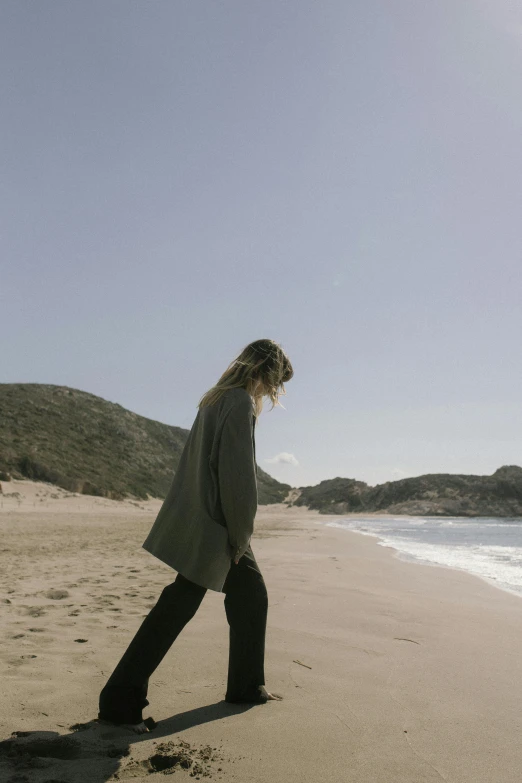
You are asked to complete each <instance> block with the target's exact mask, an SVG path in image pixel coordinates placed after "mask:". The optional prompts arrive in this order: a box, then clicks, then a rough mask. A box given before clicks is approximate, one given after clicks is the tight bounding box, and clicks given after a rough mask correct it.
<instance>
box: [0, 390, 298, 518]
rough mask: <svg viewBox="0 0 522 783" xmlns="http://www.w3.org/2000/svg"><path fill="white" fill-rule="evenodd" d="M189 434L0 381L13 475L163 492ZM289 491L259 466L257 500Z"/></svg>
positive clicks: (83, 398) (95, 402) (82, 399)
mask: <svg viewBox="0 0 522 783" xmlns="http://www.w3.org/2000/svg"><path fill="white" fill-rule="evenodd" d="M196 413H197V411H195V413H194V417H195V416H196ZM188 435H189V430H187V429H183V428H182V427H174V426H170V425H168V424H161V423H160V422H159V421H154V420H153V419H147V418H146V417H145V416H139V415H138V414H137V413H133V412H132V411H128V410H126V409H125V408H123V407H122V406H121V405H118V404H117V403H114V402H108V401H107V400H104V399H102V398H101V397H97V396H96V395H94V394H89V393H88V392H84V391H79V390H78V389H71V388H69V387H67V386H54V385H52V384H41V383H3V384H0V471H1V472H3V473H7V474H10V475H11V476H12V477H13V478H30V479H34V480H35V481H47V482H49V483H51V484H56V485H57V486H60V487H63V488H64V489H68V490H70V491H72V492H80V493H83V494H87V495H101V496H104V497H108V498H113V499H121V498H124V497H126V496H129V495H132V496H135V497H138V498H142V499H146V498H147V496H148V495H150V496H152V497H157V498H164V497H165V495H166V494H167V491H168V489H169V486H170V483H171V481H172V477H173V475H174V473H175V471H176V468H177V465H178V463H179V459H180V457H181V453H182V451H183V447H184V445H185V442H186V440H187V438H188ZM289 490H290V486H289V485H288V484H281V483H280V482H278V481H276V479H274V478H272V477H271V476H269V475H268V474H267V473H265V472H264V471H263V470H261V468H259V467H258V499H259V503H260V504H265V503H280V502H282V501H283V500H284V498H285V497H286V496H287V494H288V491H289Z"/></svg>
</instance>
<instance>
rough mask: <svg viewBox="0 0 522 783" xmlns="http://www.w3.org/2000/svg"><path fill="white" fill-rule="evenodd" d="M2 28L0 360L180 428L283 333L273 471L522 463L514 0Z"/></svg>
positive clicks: (297, 481) (80, 14) (520, 105)
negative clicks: (289, 367) (244, 362)
mask: <svg viewBox="0 0 522 783" xmlns="http://www.w3.org/2000/svg"><path fill="white" fill-rule="evenodd" d="M0 31H1V32H0V36H1V40H0V66H1V73H2V79H1V86H0V89H1V111H2V122H1V126H0V134H1V146H2V172H1V177H0V187H1V199H2V205H1V206H2V210H1V222H2V231H1V233H2V251H1V262H0V263H1V274H0V291H1V299H0V311H1V314H0V329H1V335H2V342H1V355H2V361H1V364H0V367H1V372H0V380H1V381H2V382H7V383H13V382H33V383H53V384H63V385H67V386H70V387H73V388H77V389H82V390H84V391H88V392H91V393H93V394H97V395H99V396H101V397H103V398H105V399H107V400H111V401H113V402H118V403H120V404H121V405H123V406H125V407H126V408H129V409H130V410H133V411H135V412H137V413H140V414H142V415H144V416H148V417H150V418H153V419H157V420H159V421H162V422H166V423H168V424H174V425H177V426H181V427H186V428H190V427H191V426H192V422H193V420H194V417H195V415H196V405H197V402H198V400H199V398H200V397H201V395H202V394H203V393H204V392H205V391H206V390H207V389H208V388H209V387H210V386H211V385H212V384H213V383H214V382H215V381H216V380H217V378H218V377H219V376H220V375H221V373H222V372H223V371H224V369H225V367H226V366H227V365H228V364H229V362H230V361H231V360H232V359H233V358H234V357H235V356H236V355H237V353H238V352H239V350H240V349H241V348H242V347H243V346H244V345H246V344H247V343H248V342H250V341H251V340H255V339H258V338H261V337H270V338H272V339H275V340H277V341H278V342H280V343H281V344H282V345H283V347H284V348H285V350H286V351H287V352H288V354H289V356H290V358H291V360H292V362H293V364H294V368H295V377H294V379H293V380H292V381H291V382H290V383H289V384H288V385H287V396H286V397H285V398H283V399H282V402H283V405H284V406H285V408H286V410H282V409H281V408H276V409H274V411H272V412H271V411H270V406H269V404H268V403H266V404H265V411H264V412H263V414H262V416H261V418H260V420H259V425H258V428H257V435H256V445H257V456H258V462H259V464H260V465H261V467H263V468H264V469H265V470H267V471H268V472H269V473H270V474H271V475H273V476H275V477H276V478H277V479H279V480H281V481H286V482H288V483H289V484H291V485H293V486H303V485H306V484H316V483H318V482H319V481H321V480H323V479H327V478H334V477H336V476H345V477H352V478H358V479H361V480H364V481H367V482H368V483H370V484H375V483H379V482H382V481H387V480H393V479H396V478H400V477H403V476H414V475H419V474H421V473H428V472H449V473H481V474H483V473H486V474H487V473H491V472H493V471H494V470H495V469H496V468H497V467H499V466H500V465H502V464H519V465H520V464H522V414H521V404H520V403H521V382H522V363H521V335H522V143H521V142H522V92H521V84H522V10H521V9H520V7H517V4H514V3H512V2H507V0H496V1H495V2H492V0H488V2H486V1H485V0H476V2H470V1H469V0H460V2H458V3H456V2H455V0H441V1H440V2H417V1H414V0H409V1H408V2H407V1H406V0H352V1H351V2H349V3H348V2H346V0H323V2H320V3H319V2H310V1H309V0H292V1H291V2H281V0H263V2H256V1H254V2H244V0H235V1H234V2H227V1H226V0H224V1H223V2H200V1H198V0H176V2H172V1H171V0H168V1H164V0H154V2H134V1H131V0H103V1H102V2H100V0H89V2H79V0H78V1H76V2H74V1H73V0H67V1H66V2H64V1H62V0H52V1H51V0H49V1H48V2H41V0H34V1H33V2H27V1H25V0H4V2H2V4H1V8H0ZM285 455H286V456H285Z"/></svg>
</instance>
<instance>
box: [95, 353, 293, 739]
mask: <svg viewBox="0 0 522 783" xmlns="http://www.w3.org/2000/svg"><path fill="white" fill-rule="evenodd" d="M293 374H294V372H293V368H292V365H291V363H290V360H289V359H288V357H287V356H286V354H285V352H284V351H283V349H282V348H281V346H280V345H278V344H277V343H275V342H274V341H273V340H256V341H255V342H253V343H250V344H249V345H247V346H246V347H245V348H244V349H243V351H241V353H240V354H239V356H238V357H237V359H235V360H234V361H233V362H232V363H231V364H230V365H229V366H228V368H227V369H226V370H225V372H224V373H223V375H222V376H221V378H220V379H219V380H218V382H217V383H216V385H215V386H213V387H212V388H211V389H209V391H208V392H206V394H204V395H203V397H202V398H201V400H200V402H199V404H198V408H199V410H198V413H197V416H196V418H195V420H194V423H193V425H192V428H191V430H190V433H189V436H188V439H187V442H186V443H185V446H184V448H183V453H182V455H181V458H180V461H179V465H178V469H177V471H176V474H175V476H174V478H173V480H172V484H171V486H170V489H169V491H168V494H167V497H166V498H165V500H164V501H163V505H162V506H161V509H160V511H159V513H158V516H157V517H156V520H155V522H154V524H153V526H152V528H151V531H150V533H149V535H148V536H147V538H146V540H145V541H144V543H143V548H144V549H145V550H147V551H148V552H150V553H151V554H152V555H154V556H155V557H157V558H158V559H159V560H161V561H162V562H164V563H167V564H168V565H170V566H171V567H172V568H174V569H175V570H176V571H177V572H178V574H177V576H176V579H175V580H174V582H172V583H171V584H169V585H167V586H166V587H165V588H164V589H163V591H162V593H161V595H160V597H159V599H158V602H157V603H156V605H155V606H154V607H153V608H152V609H151V611H150V612H149V614H148V615H147V617H146V618H145V619H144V621H143V623H142V624H141V626H140V628H139V629H138V631H137V633H136V635H135V637H134V639H133V640H132V641H131V643H130V645H129V647H128V648H127V650H126V652H125V653H124V655H123V657H122V659H121V660H120V662H119V663H118V665H117V666H116V668H115V670H114V671H113V673H112V675H111V676H110V678H109V680H108V681H107V684H106V685H105V687H104V688H103V690H102V691H101V693H100V697H99V710H100V711H99V714H98V719H99V720H101V721H104V722H110V723H113V724H117V725H123V726H126V727H127V728H130V729H132V730H133V731H135V732H136V733H138V734H141V733H144V732H147V731H149V729H148V727H147V726H146V725H145V723H144V722H143V720H142V709H143V707H146V706H147V705H148V704H149V702H148V700H147V691H148V682H149V677H150V676H151V674H152V673H153V672H154V671H155V669H156V668H157V667H158V665H159V664H160V662H161V661H162V660H163V658H164V656H165V654H166V653H167V652H168V650H169V649H170V647H171V645H172V643H173V642H174V640H175V639H176V637H177V636H178V635H179V633H180V632H181V631H182V629H183V628H184V627H185V625H186V624H187V623H188V621H189V620H190V619H192V617H193V616H194V615H195V613H196V612H197V610H198V608H199V606H200V604H201V602H202V600H203V597H204V595H205V593H206V591H207V589H210V590H216V591H217V592H223V593H225V601H224V603H225V612H226V616H227V621H228V624H229V626H230V632H229V640H230V649H229V665H228V683H227V692H226V695H225V701H227V702H232V703H254V704H264V703H266V702H267V701H268V700H269V699H282V696H280V695H279V694H272V693H269V692H268V691H267V690H266V688H265V677H264V655H265V631H266V620H267V610H268V598H267V591H266V586H265V583H264V580H263V576H262V574H261V572H260V570H259V567H258V565H257V562H256V560H255V557H254V554H253V552H252V548H251V546H250V538H251V536H252V533H253V530H254V518H255V515H256V510H257V479H256V461H255V437H254V428H255V423H256V420H257V417H258V416H259V414H260V413H261V411H262V409H263V397H264V396H267V397H269V398H270V400H271V401H272V410H273V408H274V406H275V405H279V404H280V403H279V395H280V394H286V391H285V388H284V383H285V382H287V381H289V380H290V379H291V378H292V377H293ZM147 720H148V722H150V719H147ZM152 724H153V725H154V721H152Z"/></svg>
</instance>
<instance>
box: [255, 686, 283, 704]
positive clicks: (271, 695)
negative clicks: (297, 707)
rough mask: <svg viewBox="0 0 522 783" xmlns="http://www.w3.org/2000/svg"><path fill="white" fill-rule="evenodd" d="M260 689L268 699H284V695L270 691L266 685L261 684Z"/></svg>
mask: <svg viewBox="0 0 522 783" xmlns="http://www.w3.org/2000/svg"><path fill="white" fill-rule="evenodd" d="M259 690H260V691H261V693H262V695H263V696H266V697H267V698H268V699H275V700H276V701H282V700H283V697H282V696H281V695H280V694H279V693H269V692H268V691H267V689H266V688H265V686H264V685H260V686H259Z"/></svg>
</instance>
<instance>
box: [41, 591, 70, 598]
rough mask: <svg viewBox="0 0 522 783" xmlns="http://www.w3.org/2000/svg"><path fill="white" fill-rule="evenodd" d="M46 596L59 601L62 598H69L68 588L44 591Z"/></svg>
mask: <svg viewBox="0 0 522 783" xmlns="http://www.w3.org/2000/svg"><path fill="white" fill-rule="evenodd" d="M44 595H45V597H46V598H51V599H52V600H53V601H59V600H60V599H61V598H69V593H68V591H67V590H59V589H51V590H47V592H46V593H44Z"/></svg>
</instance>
